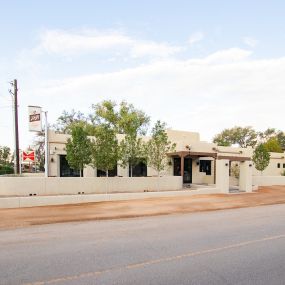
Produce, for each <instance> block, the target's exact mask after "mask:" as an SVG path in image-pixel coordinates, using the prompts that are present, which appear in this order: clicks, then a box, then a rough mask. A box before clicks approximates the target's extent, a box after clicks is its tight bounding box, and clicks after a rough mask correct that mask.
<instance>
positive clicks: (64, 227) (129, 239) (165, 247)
mask: <svg viewBox="0 0 285 285" xmlns="http://www.w3.org/2000/svg"><path fill="white" fill-rule="evenodd" d="M1 218H2V219H3V218H5V217H1ZM0 280H1V281H0V284H13V285H16V284H29V285H31V284H32V285H41V284H59V285H61V284H76V285H78V284H84V285H88V284H92V285H93V284H132V285H134V284H143V285H146V284H162V285H167V284H173V285H178V284H207V285H209V284H211V285H212V284H218V285H221V284H235V285H237V284H259V285H260V284H266V285H274V284H282V285H283V284H285V205H274V206H262V207H255V208H243V209H234V210H223V211H216V212H202V213H192V214H183V215H182V214H179V215H171V216H157V217H147V218H136V219H126V220H113V221H111V220H109V221H92V222H82V223H65V224H53V225H44V226H34V227H27V228H22V229H15V230H2V231H0Z"/></svg>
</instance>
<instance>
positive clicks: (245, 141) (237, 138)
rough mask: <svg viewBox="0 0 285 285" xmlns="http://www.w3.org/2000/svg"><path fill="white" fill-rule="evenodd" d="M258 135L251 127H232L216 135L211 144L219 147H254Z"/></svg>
mask: <svg viewBox="0 0 285 285" xmlns="http://www.w3.org/2000/svg"><path fill="white" fill-rule="evenodd" d="M257 136H258V134H257V133H256V132H255V130H254V129H253V128H252V127H244V128H243V127H233V128H231V129H225V130H223V131H222V132H221V133H220V134H217V135H216V136H215V137H214V139H213V142H214V143H217V144H218V145H220V146H231V145H233V144H237V145H238V146H239V147H244V148H245V147H247V146H252V147H254V146H255V145H256V143H257Z"/></svg>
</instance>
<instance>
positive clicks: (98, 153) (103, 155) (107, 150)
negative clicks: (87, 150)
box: [92, 124, 119, 177]
mask: <svg viewBox="0 0 285 285" xmlns="http://www.w3.org/2000/svg"><path fill="white" fill-rule="evenodd" d="M118 160H119V145H118V140H117V137H116V133H115V131H114V129H112V128H111V127H110V126H109V125H107V124H101V125H100V126H98V127H97V128H96V131H95V141H94V142H93V147H92V163H93V165H94V167H97V169H100V170H104V171H105V172H106V176H107V177H108V176H109V170H112V169H114V167H115V166H116V165H117V162H118Z"/></svg>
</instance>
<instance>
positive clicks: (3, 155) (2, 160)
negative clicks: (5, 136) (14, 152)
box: [0, 146, 11, 165]
mask: <svg viewBox="0 0 285 285" xmlns="http://www.w3.org/2000/svg"><path fill="white" fill-rule="evenodd" d="M10 156H11V149H10V148H9V147H8V146H0V164H2V165H7V164H9V158H10Z"/></svg>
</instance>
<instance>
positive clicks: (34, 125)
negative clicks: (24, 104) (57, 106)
mask: <svg viewBox="0 0 285 285" xmlns="http://www.w3.org/2000/svg"><path fill="white" fill-rule="evenodd" d="M28 108H29V130H30V131H31V132H42V131H43V129H42V114H43V113H44V114H45V177H48V176H49V171H48V170H49V169H48V159H49V155H48V121H47V111H42V108H41V107H39V106H28Z"/></svg>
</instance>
